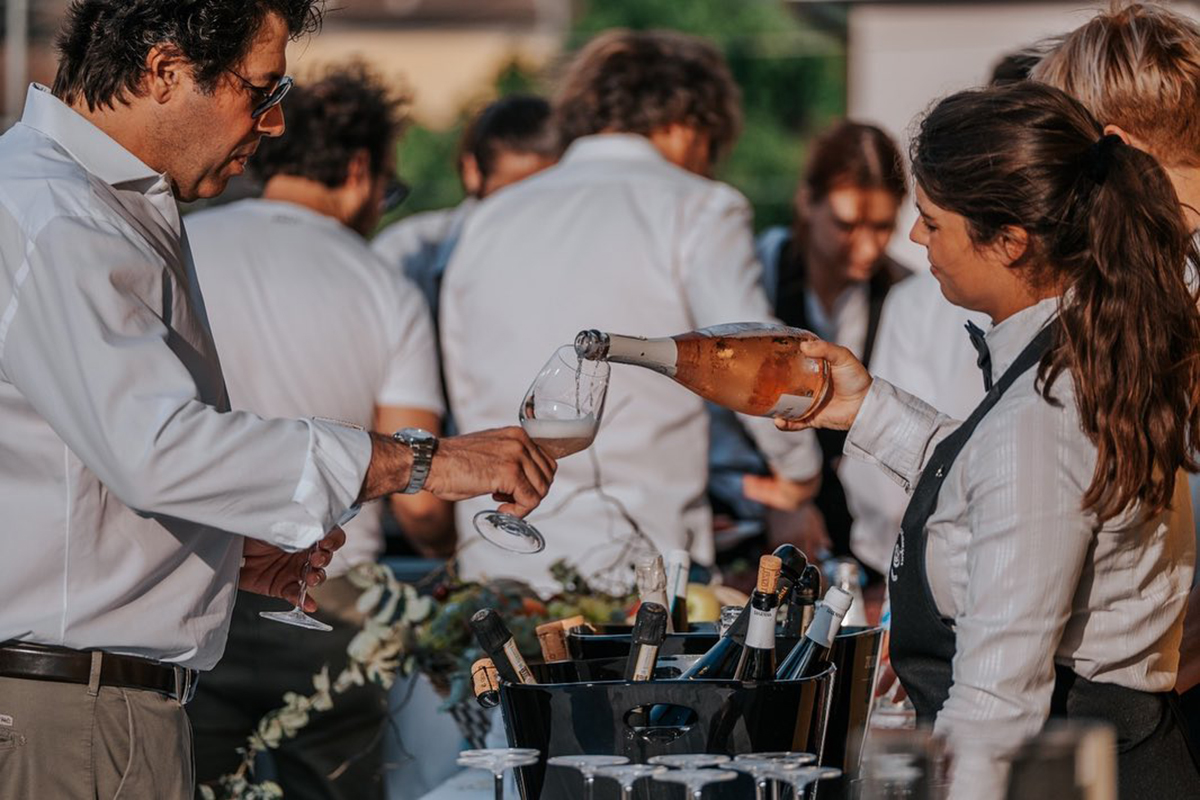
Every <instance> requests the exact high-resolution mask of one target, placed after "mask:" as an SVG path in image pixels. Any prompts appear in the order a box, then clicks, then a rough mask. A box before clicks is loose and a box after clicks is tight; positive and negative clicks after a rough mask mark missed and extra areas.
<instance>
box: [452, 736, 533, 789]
mask: <svg viewBox="0 0 1200 800" xmlns="http://www.w3.org/2000/svg"><path fill="white" fill-rule="evenodd" d="M539 756H540V753H539V752H538V751H537V750H534V749H532V748H528V747H498V748H490V749H486V750H464V751H462V752H461V753H459V754H458V758H457V759H456V760H457V763H458V765H459V766H462V767H468V768H470V769H483V770H487V771H488V772H490V773H492V778H493V779H494V785H495V788H496V800H504V773H505V772H507V771H508V770H510V769H512V768H513V767H527V766H531V765H533V764H536V763H537V762H538V758H539Z"/></svg>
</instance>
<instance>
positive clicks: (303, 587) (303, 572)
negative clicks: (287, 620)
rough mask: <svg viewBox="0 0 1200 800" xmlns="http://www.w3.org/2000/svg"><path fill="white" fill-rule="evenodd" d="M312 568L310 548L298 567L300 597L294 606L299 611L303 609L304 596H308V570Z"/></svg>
mask: <svg viewBox="0 0 1200 800" xmlns="http://www.w3.org/2000/svg"><path fill="white" fill-rule="evenodd" d="M310 569H312V550H309V551H308V556H307V557H306V558H305V559H304V566H303V567H301V568H300V597H299V598H298V599H297V600H296V608H297V609H298V610H300V611H303V610H304V598H306V597H308V572H309V570H310Z"/></svg>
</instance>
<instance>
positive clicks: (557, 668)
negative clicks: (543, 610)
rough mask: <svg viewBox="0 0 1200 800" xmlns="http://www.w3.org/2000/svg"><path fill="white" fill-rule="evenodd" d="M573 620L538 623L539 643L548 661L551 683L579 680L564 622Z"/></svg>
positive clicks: (544, 658) (543, 655)
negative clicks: (569, 648) (569, 649)
mask: <svg viewBox="0 0 1200 800" xmlns="http://www.w3.org/2000/svg"><path fill="white" fill-rule="evenodd" d="M572 621H573V620H561V619H560V620H555V621H554V622H547V623H544V624H542V625H538V626H537V628H535V629H534V632H535V633H537V637H538V645H539V646H540V647H541V648H542V660H543V661H545V662H546V674H547V675H548V676H549V680H550V682H551V683H574V682H575V681H578V680H579V673H578V671H577V670H576V668H575V664H574V662H573V661H572V660H571V654H570V653H569V652H568V651H567V630H566V627H565V626H564V625H563V623H564V622H572Z"/></svg>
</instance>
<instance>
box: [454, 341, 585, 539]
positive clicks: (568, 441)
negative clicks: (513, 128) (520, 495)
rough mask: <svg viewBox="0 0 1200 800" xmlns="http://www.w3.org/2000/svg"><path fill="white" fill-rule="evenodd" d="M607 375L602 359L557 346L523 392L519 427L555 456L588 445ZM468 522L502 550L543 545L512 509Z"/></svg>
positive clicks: (556, 457) (566, 454)
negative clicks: (590, 358)
mask: <svg viewBox="0 0 1200 800" xmlns="http://www.w3.org/2000/svg"><path fill="white" fill-rule="evenodd" d="M608 375H609V366H608V364H607V363H606V362H603V361H585V360H583V359H581V358H579V357H578V356H577V355H576V354H575V348H574V347H573V346H570V345H568V346H566V347H560V348H558V350H555V351H554V355H552V356H550V360H549V361H547V362H546V365H545V366H544V367H542V369H541V372H539V373H538V375H537V377H536V378H534V379H533V384H532V385H531V386H530V387H529V391H527V392H525V398H524V399H523V400H522V401H521V408H520V409H519V411H518V415H517V416H518V418H519V419H520V421H521V427H523V428H524V429H525V432H526V433H527V434H529V438H531V439H533V441H534V442H535V443H536V444H537V445H538V447H540V448H542V450H544V451H545V452H546V453H547V454H548V455H550V456H551V457H552V458H554V459H560V458H566V457H567V456H569V455H572V454H574V453H578V452H579V451H580V450H585V449H587V448H588V447H590V446H591V444H592V440H593V439H595V438H596V431H597V429H598V428H599V427H600V417H601V415H602V414H603V413H604V398H605V397H606V396H607V394H608ZM472 522H473V523H474V525H475V530H477V531H479V534H480V535H481V536H482V537H483V538H484V539H487V540H488V541H489V542H491V543H492V544H494V545H496V546H497V547H501V548H503V549H505V550H509V551H511V552H514V553H539V552H541V551H542V550H544V549H545V547H546V540H545V538H543V536H542V534H541V533H540V532H539V531H538V529H537V528H535V527H533V526H532V525H530V524H529V523H528V522H526V521H525V520H523V519H521V518H520V517H516V516H513V515H512V514H501V513H500V512H499V511H480V512H479V513H478V514H476V515H475V518H474V519H473V520H472Z"/></svg>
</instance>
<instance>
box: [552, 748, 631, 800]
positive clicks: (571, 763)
mask: <svg viewBox="0 0 1200 800" xmlns="http://www.w3.org/2000/svg"><path fill="white" fill-rule="evenodd" d="M546 763H547V764H550V765H552V766H555V767H569V768H570V769H577V770H579V771H580V772H581V773H583V796H584V798H585V799H586V800H592V790H593V788H594V785H595V783H596V770H598V769H600V768H601V767H616V766H619V765H621V764H628V763H629V759H628V758H626V757H625V756H583V755H581V756H554V757H553V758H551V759H550V760H548V761H547V762H546Z"/></svg>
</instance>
